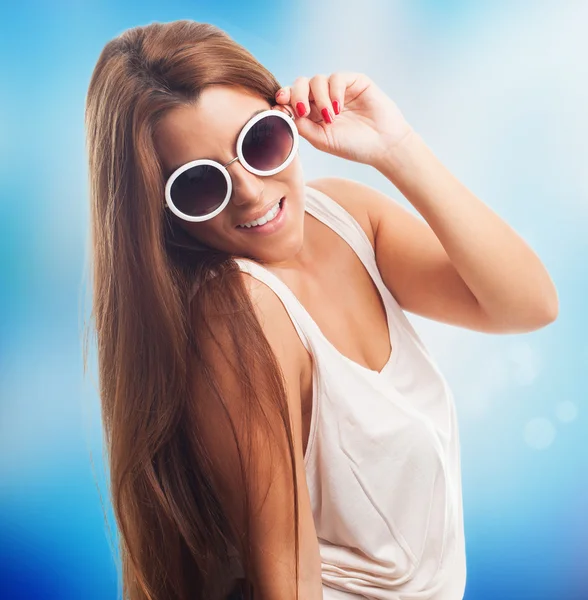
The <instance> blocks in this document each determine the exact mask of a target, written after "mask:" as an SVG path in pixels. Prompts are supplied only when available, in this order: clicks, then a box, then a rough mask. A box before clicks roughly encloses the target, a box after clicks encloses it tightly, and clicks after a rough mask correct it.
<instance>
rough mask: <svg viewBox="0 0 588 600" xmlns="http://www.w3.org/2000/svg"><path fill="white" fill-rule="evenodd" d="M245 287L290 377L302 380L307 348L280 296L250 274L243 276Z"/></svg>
mask: <svg viewBox="0 0 588 600" xmlns="http://www.w3.org/2000/svg"><path fill="white" fill-rule="evenodd" d="M240 275H241V278H242V280H243V283H244V285H245V287H246V289H247V291H248V292H249V298H250V299H251V303H252V305H253V308H254V310H255V313H256V316H257V319H258V320H259V323H260V325H261V327H262V329H263V332H264V334H265V336H266V338H267V341H268V343H269V344H270V346H271V347H272V350H273V351H274V353H275V355H276V358H277V359H278V362H279V363H280V365H281V367H282V370H283V371H284V375H285V376H286V377H288V376H289V377H292V378H298V381H300V376H301V374H302V371H303V367H304V365H305V361H306V354H307V351H306V348H305V347H304V345H303V343H302V341H301V340H300V336H299V335H298V332H297V331H296V328H295V327H294V324H293V323H292V320H291V319H290V316H289V315H288V312H287V311H286V308H285V306H284V304H283V303H282V301H281V300H280V298H279V297H278V296H277V294H276V293H275V292H274V291H273V290H272V289H271V288H270V287H268V286H267V285H266V284H265V283H263V282H261V281H259V279H256V278H255V277H253V276H252V275H250V274H249V273H246V272H241V274H240Z"/></svg>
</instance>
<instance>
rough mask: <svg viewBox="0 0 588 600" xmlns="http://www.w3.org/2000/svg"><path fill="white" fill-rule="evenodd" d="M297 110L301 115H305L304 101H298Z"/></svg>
mask: <svg viewBox="0 0 588 600" xmlns="http://www.w3.org/2000/svg"><path fill="white" fill-rule="evenodd" d="M296 112H297V113H298V116H299V117H302V116H304V113H305V112H306V108H305V107H304V102H296Z"/></svg>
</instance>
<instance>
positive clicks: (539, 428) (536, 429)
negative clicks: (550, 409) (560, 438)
mask: <svg viewBox="0 0 588 600" xmlns="http://www.w3.org/2000/svg"><path fill="white" fill-rule="evenodd" d="M555 433H556V432H555V427H554V426H553V424H552V423H551V421H550V420H549V419H546V418H544V417H535V418H534V419H531V420H530V421H528V422H527V424H526V425H525V430H524V438H525V442H526V443H527V445H528V446H530V447H531V448H533V449H534V450H543V449H544V448H548V447H549V446H551V444H552V443H553V440H554V439H555Z"/></svg>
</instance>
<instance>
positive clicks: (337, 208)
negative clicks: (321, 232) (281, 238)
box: [304, 185, 376, 270]
mask: <svg viewBox="0 0 588 600" xmlns="http://www.w3.org/2000/svg"><path fill="white" fill-rule="evenodd" d="M304 187H305V190H306V198H307V202H306V211H307V212H309V213H310V214H311V215H312V216H313V217H315V218H317V219H319V220H320V221H322V222H323V223H324V224H325V225H327V226H328V227H330V228H331V229H332V230H333V231H335V233H337V234H339V235H340V236H341V237H342V238H343V239H344V240H345V241H346V242H347V243H348V244H349V245H350V246H351V248H352V249H353V250H354V251H355V253H356V254H357V255H358V256H359V258H360V259H361V261H362V262H363V263H364V265H365V266H366V268H368V270H369V267H368V265H370V264H372V262H373V261H375V258H376V256H375V253H374V248H373V246H372V243H371V242H370V240H369V238H368V236H367V235H366V233H365V231H364V230H363V228H362V226H361V225H360V224H359V223H358V222H357V221H356V219H355V217H353V215H351V214H350V213H349V212H348V211H346V210H345V209H344V208H343V207H342V206H341V205H340V204H339V203H338V202H336V201H335V200H333V198H331V197H330V196H328V195H327V194H325V193H324V192H321V191H320V190H316V189H314V188H312V187H310V186H308V185H305V186H304Z"/></svg>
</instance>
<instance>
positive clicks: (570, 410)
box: [555, 400, 578, 423]
mask: <svg viewBox="0 0 588 600" xmlns="http://www.w3.org/2000/svg"><path fill="white" fill-rule="evenodd" d="M555 416H556V417H557V418H558V419H559V420H560V421H562V422H563V423H571V422H572V421H574V420H575V419H576V417H577V416H578V407H577V406H576V405H575V404H574V403H573V402H572V401H571V400H564V401H563V402H559V403H558V404H557V405H556V407H555Z"/></svg>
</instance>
